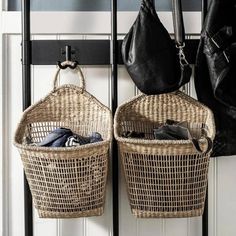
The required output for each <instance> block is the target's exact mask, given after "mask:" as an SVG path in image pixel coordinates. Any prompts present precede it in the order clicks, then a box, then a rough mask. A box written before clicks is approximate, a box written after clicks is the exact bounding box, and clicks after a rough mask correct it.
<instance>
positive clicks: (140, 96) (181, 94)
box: [114, 90, 216, 144]
mask: <svg viewBox="0 0 236 236" xmlns="http://www.w3.org/2000/svg"><path fill="white" fill-rule="evenodd" d="M166 94H169V95H176V96H179V97H180V98H183V99H186V101H187V102H189V103H191V104H194V105H196V106H198V107H201V108H203V109H205V110H206V111H207V112H208V116H209V117H210V119H211V120H212V121H213V122H212V123H213V124H212V135H210V136H209V137H210V138H211V139H212V140H213V139H214V138H215V133H216V127H215V122H214V115H213V112H212V111H211V109H210V108H208V107H207V106H205V105H204V104H202V103H201V102H199V101H198V100H196V99H194V98H192V97H190V96H188V95H187V94H185V93H184V92H182V91H179V90H177V91H174V92H171V93H166ZM160 95H163V94H158V95H146V94H143V93H141V94H138V95H137V96H135V97H132V98H131V99H129V100H128V101H125V102H123V103H122V104H121V105H120V106H119V107H118V108H117V110H116V112H115V115H114V136H115V139H116V140H117V141H121V142H126V143H137V144H142V143H143V144H148V143H149V144H171V143H173V140H145V142H144V140H143V139H133V138H132V141H134V142H132V141H128V140H130V139H128V140H126V139H127V138H123V137H120V135H119V134H118V127H119V122H118V120H119V117H120V116H121V112H122V111H123V110H124V109H125V108H126V106H127V105H131V104H133V103H135V102H137V101H140V100H142V99H144V98H146V97H149V96H160ZM200 140H201V139H200ZM140 141H141V142H140ZM142 141H143V142H142ZM150 141H152V143H151V142H150ZM174 141H175V143H176V144H178V143H179V144H183V143H184V144H189V143H191V140H174ZM186 141H188V142H186Z"/></svg>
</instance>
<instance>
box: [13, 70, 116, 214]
mask: <svg viewBox="0 0 236 236" xmlns="http://www.w3.org/2000/svg"><path fill="white" fill-rule="evenodd" d="M77 70H78V73H79V74H80V75H81V82H82V86H81V87H77V86H74V85H63V86H60V87H58V88H56V80H57V77H58V74H59V71H60V70H58V71H57V73H56V76H55V81H54V90H53V91H52V92H51V93H49V95H47V96H46V97H45V98H44V99H42V100H41V101H39V102H38V103H36V104H35V105H33V106H31V107H29V108H28V109H27V110H26V111H25V112H24V113H23V117H22V119H21V121H20V124H19V126H18V128H17V130H16V134H15V145H16V147H17V148H18V150H19V152H20V155H21V159H22V162H23V165H24V170H25V173H26V177H27V180H28V183H29V186H30V190H31V193H32V196H33V202H34V206H35V207H36V209H37V210H38V213H39V216H40V217H44V218H74V217H87V216H95V215H96V216H98V215H101V214H102V213H103V206H104V201H105V191H106V180H107V172H108V152H109V146H110V142H111V138H112V115H111V112H110V110H109V109H108V108H107V107H105V106H104V105H103V104H101V103H100V102H99V101H98V100H97V99H96V98H94V97H93V96H92V95H91V94H89V93H88V92H86V91H85V89H84V77H83V74H82V71H81V70H80V68H79V67H78V68H77ZM58 127H66V128H70V129H71V130H72V131H73V132H75V133H78V134H80V135H84V136H88V135H89V134H91V132H92V131H96V132H99V133H100V134H101V135H102V137H103V140H104V141H101V142H98V143H94V144H87V145H83V146H77V147H58V148H53V147H39V146H30V145H27V144H26V143H25V140H26V139H28V138H30V139H31V140H32V141H33V142H34V143H39V142H40V141H42V140H43V139H44V137H45V136H47V135H48V133H49V132H51V131H52V130H54V129H55V128H58Z"/></svg>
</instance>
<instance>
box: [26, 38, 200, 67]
mask: <svg viewBox="0 0 236 236" xmlns="http://www.w3.org/2000/svg"><path fill="white" fill-rule="evenodd" d="M121 44H122V40H118V41H117V63H118V64H119V65H122V64H123V60H122V55H121ZM185 44H186V46H185V54H186V58H187V59H188V61H189V62H190V63H192V64H193V63H194V62H195V58H196V52H197V47H198V44H199V40H196V39H189V40H186V43H185ZM110 47H111V45H110V40H33V41H31V48H32V50H31V54H30V57H31V64H32V65H55V62H56V61H58V60H59V61H64V60H65V59H66V60H68V61H71V60H72V61H73V60H75V59H76V60H77V59H79V64H80V65H111V64H112V63H111V58H110V50H111V49H110ZM62 48H65V49H66V50H67V52H66V50H63V51H62ZM71 48H73V50H72V49H71ZM65 55H66V56H65ZM72 55H73V58H72Z"/></svg>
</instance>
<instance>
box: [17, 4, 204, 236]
mask: <svg viewBox="0 0 236 236" xmlns="http://www.w3.org/2000/svg"><path fill="white" fill-rule="evenodd" d="M21 1H22V78H23V82H22V84H23V109H26V108H27V107H28V106H29V105H30V104H31V84H30V81H31V65H55V62H56V61H58V60H59V61H63V60H64V59H65V57H66V59H68V60H73V59H74V58H72V55H73V56H75V58H76V53H78V52H79V64H80V65H111V75H112V79H111V88H112V111H113V114H114V112H115V109H116V107H117V100H118V99H117V87H118V86H117V72H118V64H123V62H122V57H121V50H120V47H121V43H122V41H121V40H119V41H118V40H117V0H111V6H112V11H111V12H112V30H111V36H112V37H111V40H30V0H21ZM199 1H200V0H199ZM201 1H202V9H203V10H202V13H203V16H205V14H206V9H207V0H201ZM198 42H199V41H198V40H187V41H186V57H187V58H188V60H189V61H190V63H194V62H195V56H196V52H197V47H198ZM61 49H64V51H65V54H63V53H62V50H61ZM73 51H74V52H73ZM112 170H113V178H112V183H113V189H112V190H113V236H119V186H118V185H119V183H118V154H117V145H116V143H115V142H114V143H113V161H112ZM24 190H25V191H24V203H25V206H24V209H25V236H33V214H32V211H33V210H32V198H31V194H30V190H29V186H28V183H27V181H26V178H25V179H24ZM202 225H203V226H202V227H203V234H202V235H203V236H208V214H207V201H206V208H205V212H204V216H203V224H202ZM120 236H123V235H120Z"/></svg>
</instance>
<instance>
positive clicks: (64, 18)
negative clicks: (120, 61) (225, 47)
mask: <svg viewBox="0 0 236 236" xmlns="http://www.w3.org/2000/svg"><path fill="white" fill-rule="evenodd" d="M137 14H138V12H133V11H131V12H129V11H126V12H123V11H122V12H118V14H117V17H118V34H124V33H127V32H128V30H129V28H130V26H131V25H132V24H133V22H134V20H135V18H136V17H137ZM158 16H159V17H160V20H161V21H162V22H163V24H164V25H165V27H166V28H167V30H168V31H169V33H173V21H172V13H171V12H158ZM12 19H15V20H14V21H12ZM39 19H40V20H39ZM2 21H3V32H4V33H11V34H15V33H18V34H19V33H20V32H21V15H20V12H3V16H2ZM184 21H185V31H186V33H187V34H199V32H200V30H201V13H200V12H184ZM31 32H32V33H33V34H109V33H110V32H111V14H110V12H71V11H70V12H68V11H67V12H55V11H54V12H35V11H34V12H32V13H31Z"/></svg>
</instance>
